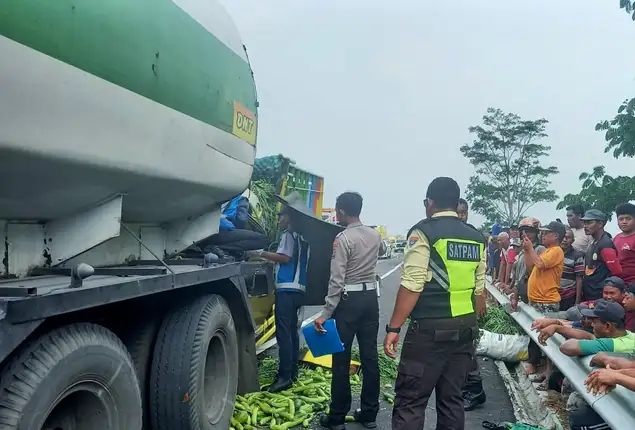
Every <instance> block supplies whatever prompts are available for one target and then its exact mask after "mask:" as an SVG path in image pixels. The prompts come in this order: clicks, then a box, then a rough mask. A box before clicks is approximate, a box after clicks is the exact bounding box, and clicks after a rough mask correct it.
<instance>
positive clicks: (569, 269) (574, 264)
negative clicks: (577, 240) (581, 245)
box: [560, 248, 584, 300]
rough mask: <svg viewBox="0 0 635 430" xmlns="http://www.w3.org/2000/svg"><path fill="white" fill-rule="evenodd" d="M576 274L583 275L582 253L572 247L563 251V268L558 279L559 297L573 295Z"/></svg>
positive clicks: (563, 297) (564, 297)
mask: <svg viewBox="0 0 635 430" xmlns="http://www.w3.org/2000/svg"><path fill="white" fill-rule="evenodd" d="M578 276H584V254H583V253H582V252H580V251H577V250H576V249H574V248H569V249H567V250H566V252H565V253H564V269H563V271H562V278H561V279H560V299H561V300H562V299H566V298H569V297H573V296H575V294H576V291H575V285H576V279H577V277H578Z"/></svg>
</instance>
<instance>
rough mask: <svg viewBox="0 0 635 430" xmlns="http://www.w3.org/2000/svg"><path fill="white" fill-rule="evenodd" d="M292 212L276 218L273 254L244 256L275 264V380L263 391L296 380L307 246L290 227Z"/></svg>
mask: <svg viewBox="0 0 635 430" xmlns="http://www.w3.org/2000/svg"><path fill="white" fill-rule="evenodd" d="M292 214H293V213H292V211H291V209H289V208H288V207H287V206H284V207H283V209H282V211H280V213H279V214H278V217H279V222H278V224H279V226H280V229H282V230H283V232H282V235H281V237H280V244H279V245H278V249H277V251H276V252H275V253H274V252H266V251H248V252H247V255H248V256H250V257H251V256H258V257H261V258H264V259H266V260H269V261H272V262H274V263H277V264H276V270H275V277H276V310H275V321H276V340H277V342H278V356H279V358H280V364H279V367H278V376H277V378H276V380H275V381H274V382H273V384H271V385H270V386H269V387H268V388H267V390H268V391H269V392H272V393H277V392H280V391H284V390H286V389H288V388H289V387H291V385H293V381H294V380H295V379H296V378H297V376H298V361H299V353H300V338H299V335H298V309H299V308H300V306H301V301H302V297H303V296H304V292H305V290H306V278H307V267H308V263H309V244H308V243H307V242H306V241H305V240H304V238H303V237H302V236H301V235H300V234H299V233H297V232H295V231H293V225H292V223H291V218H292Z"/></svg>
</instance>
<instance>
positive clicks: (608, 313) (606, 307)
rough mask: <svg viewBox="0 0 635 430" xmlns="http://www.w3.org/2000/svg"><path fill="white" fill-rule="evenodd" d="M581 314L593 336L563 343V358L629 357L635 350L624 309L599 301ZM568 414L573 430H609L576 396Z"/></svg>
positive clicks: (632, 335) (633, 335) (570, 400)
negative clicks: (600, 354) (625, 323)
mask: <svg viewBox="0 0 635 430" xmlns="http://www.w3.org/2000/svg"><path fill="white" fill-rule="evenodd" d="M581 312H582V315H584V316H586V317H588V318H590V319H591V321H592V324H593V334H587V335H586V338H585V339H569V340H566V341H565V342H564V343H563V344H562V345H561V346H560V351H561V352H562V353H563V354H565V355H568V356H570V357H581V356H588V355H593V354H597V353H601V352H609V353H611V352H612V353H632V352H633V351H634V350H635V334H633V333H631V332H629V331H627V330H626V328H625V327H624V308H622V306H621V305H619V304H618V303H615V302H612V301H606V300H602V299H601V300H598V301H597V302H595V307H593V308H591V309H582V310H581ZM595 361H596V360H595V359H594V362H595ZM567 411H568V412H569V424H570V426H571V429H572V430H582V429H586V428H593V429H601V430H604V429H606V430H610V427H609V426H608V425H607V424H606V423H605V422H604V420H603V419H602V418H601V417H600V416H599V415H598V414H597V413H596V412H595V411H594V410H593V409H592V408H591V407H590V406H589V405H588V404H587V403H586V401H584V399H583V398H582V396H581V395H580V394H578V393H577V392H574V393H572V394H571V396H570V397H569V400H568V401H567Z"/></svg>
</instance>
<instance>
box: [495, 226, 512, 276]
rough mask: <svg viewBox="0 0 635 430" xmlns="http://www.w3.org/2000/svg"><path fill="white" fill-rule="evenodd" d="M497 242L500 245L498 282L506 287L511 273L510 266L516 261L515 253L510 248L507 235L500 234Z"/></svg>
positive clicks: (504, 233)
mask: <svg viewBox="0 0 635 430" xmlns="http://www.w3.org/2000/svg"><path fill="white" fill-rule="evenodd" d="M498 242H499V243H500V244H501V250H500V255H501V262H500V269H499V271H498V281H499V282H501V283H503V284H505V285H508V284H509V278H510V276H511V272H512V264H514V260H515V259H516V253H515V252H514V249H513V248H512V247H511V241H510V240H509V234H508V233H506V232H502V233H500V234H499V235H498Z"/></svg>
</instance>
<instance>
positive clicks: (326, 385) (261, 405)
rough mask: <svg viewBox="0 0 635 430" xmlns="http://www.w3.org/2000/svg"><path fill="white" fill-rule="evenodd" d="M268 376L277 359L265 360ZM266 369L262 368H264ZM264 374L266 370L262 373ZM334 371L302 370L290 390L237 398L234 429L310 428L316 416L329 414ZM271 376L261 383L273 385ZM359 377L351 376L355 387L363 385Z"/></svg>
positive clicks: (276, 429) (233, 419)
mask: <svg viewBox="0 0 635 430" xmlns="http://www.w3.org/2000/svg"><path fill="white" fill-rule="evenodd" d="M263 361H268V363H264V364H265V366H263V367H266V368H267V369H265V371H266V372H267V373H268V372H269V371H270V370H271V367H272V365H271V363H272V361H275V360H274V359H265V360H263ZM261 369H262V368H261ZM261 373H262V371H261ZM331 377H332V375H331V372H328V371H325V370H324V369H322V368H321V367H317V368H316V369H309V368H302V369H300V374H299V376H298V380H297V381H296V383H295V384H294V385H293V387H291V388H290V389H289V390H287V391H283V392H281V393H275V394H274V393H269V392H267V391H260V392H257V393H249V394H246V395H245V396H237V398H236V403H235V406H234V417H233V418H232V427H231V429H234V430H243V429H244V430H250V429H257V428H263V427H268V428H270V429H271V430H287V429H291V428H294V427H298V426H303V427H304V428H308V427H309V424H310V422H311V421H312V420H313V419H314V418H315V414H316V413H317V412H320V411H324V412H325V413H328V412H329V406H328V404H329V399H330V398H331ZM272 379H273V378H272V377H271V374H268V375H266V376H263V375H261V378H260V381H261V382H266V383H270V381H271V380H272ZM360 384H361V379H360V377H359V375H353V376H351V385H360Z"/></svg>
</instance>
